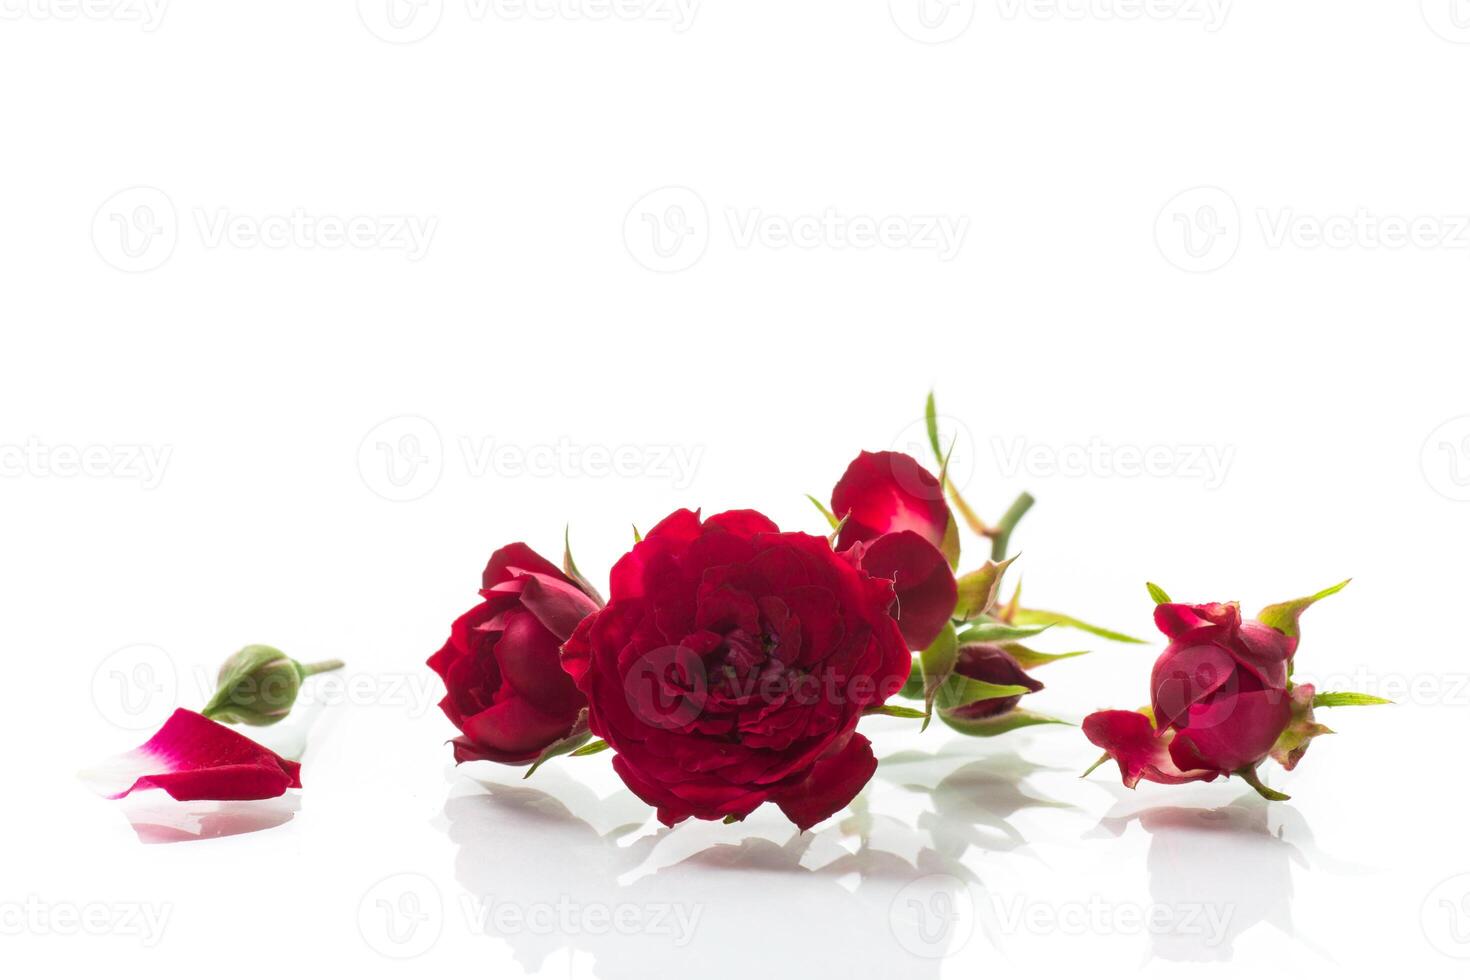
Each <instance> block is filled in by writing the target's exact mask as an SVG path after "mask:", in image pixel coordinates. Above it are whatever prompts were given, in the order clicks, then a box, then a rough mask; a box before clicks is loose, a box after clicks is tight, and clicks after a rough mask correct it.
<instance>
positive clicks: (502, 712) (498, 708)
mask: <svg viewBox="0 0 1470 980" xmlns="http://www.w3.org/2000/svg"><path fill="white" fill-rule="evenodd" d="M575 721H576V718H575V716H573V717H571V718H568V717H567V716H566V715H564V714H555V713H550V712H546V711H542V710H541V709H540V708H537V707H536V706H535V705H533V704H532V703H531V702H530V701H528V700H526V699H525V698H520V697H512V698H507V699H506V700H504V701H501V702H500V703H498V704H496V705H494V706H493V707H490V708H487V709H485V710H484V711H482V712H480V713H479V714H477V715H475V716H474V717H472V718H466V719H465V721H464V733H465V737H466V738H468V739H469V740H470V741H471V742H473V743H474V744H475V745H476V746H478V747H479V748H480V749H482V750H483V751H485V752H486V753H487V758H494V756H495V755H500V756H504V757H505V759H507V760H517V761H525V762H529V761H531V760H532V759H534V758H536V756H538V755H540V754H541V750H542V749H545V748H546V747H547V746H549V745H551V743H552V742H555V741H556V740H557V739H559V738H561V737H562V736H564V735H566V734H567V733H568V732H570V731H571V729H572V724H573V722H575ZM496 761H503V760H501V759H497V760H496Z"/></svg>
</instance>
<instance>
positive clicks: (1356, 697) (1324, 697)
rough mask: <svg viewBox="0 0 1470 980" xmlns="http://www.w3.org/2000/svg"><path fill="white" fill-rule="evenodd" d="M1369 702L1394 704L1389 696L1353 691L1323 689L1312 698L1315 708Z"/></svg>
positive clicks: (1343, 706) (1351, 705)
mask: <svg viewBox="0 0 1470 980" xmlns="http://www.w3.org/2000/svg"><path fill="white" fill-rule="evenodd" d="M1369 704H1393V702H1392V701H1390V700H1389V699H1388V698H1380V697H1375V696H1373V695H1372V694H1354V693H1353V692H1351V691H1323V692H1322V693H1321V694H1319V695H1317V696H1316V697H1314V698H1312V706H1313V707H1314V708H1351V707H1356V706H1359V705H1369Z"/></svg>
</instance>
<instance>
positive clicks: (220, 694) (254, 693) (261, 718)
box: [201, 644, 342, 725]
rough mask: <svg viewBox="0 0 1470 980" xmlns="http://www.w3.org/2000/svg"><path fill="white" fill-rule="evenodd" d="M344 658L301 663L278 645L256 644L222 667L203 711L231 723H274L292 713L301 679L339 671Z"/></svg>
mask: <svg viewBox="0 0 1470 980" xmlns="http://www.w3.org/2000/svg"><path fill="white" fill-rule="evenodd" d="M341 666H342V661H340V660H327V661H323V662H322V663H317V664H300V663H297V662H296V661H295V660H292V659H291V658H290V657H288V656H286V655H285V654H284V653H282V652H281V651H279V650H277V649H276V648H275V647H268V646H262V645H260V644H252V645H250V646H248V647H244V648H242V649H241V650H240V651H239V652H238V653H236V654H234V655H233V656H232V657H230V659H228V660H226V661H225V662H224V664H223V665H222V666H221V667H220V669H219V688H218V690H216V691H215V693H214V697H212V698H210V699H209V704H207V705H205V707H204V710H203V711H202V712H201V714H203V715H204V717H206V718H210V719H212V720H214V721H220V722H224V723H225V724H229V725H274V724H275V723H276V722H278V721H280V720H281V719H282V718H284V717H286V716H287V715H288V714H290V713H291V707H292V705H294V704H295V703H296V696H297V694H299V693H300V691H301V682H302V681H303V680H305V679H306V678H307V677H310V676H311V675H312V674H319V673H322V672H323V671H328V670H337V669H338V668H340V667H341Z"/></svg>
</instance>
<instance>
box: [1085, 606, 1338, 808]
mask: <svg viewBox="0 0 1470 980" xmlns="http://www.w3.org/2000/svg"><path fill="white" fill-rule="evenodd" d="M1154 622H1155V623H1156V624H1157V625H1158V627H1159V629H1160V630H1162V631H1163V633H1164V634H1165V635H1166V636H1168V637H1169V639H1170V641H1171V642H1170V643H1169V646H1168V647H1167V648H1166V649H1165V650H1164V652H1163V654H1162V655H1161V656H1160V657H1159V659H1158V661H1157V662H1155V664H1154V669H1153V678H1152V682H1151V685H1150V687H1151V700H1152V711H1153V720H1152V721H1151V720H1150V719H1149V717H1148V716H1147V715H1145V714H1143V713H1141V712H1137V711H1099V712H1096V713H1094V714H1091V715H1089V716H1088V717H1087V718H1086V720H1085V721H1084V722H1083V723H1082V730H1083V732H1084V733H1085V734H1086V735H1087V737H1088V738H1089V739H1090V740H1091V741H1092V743H1093V744H1094V745H1096V746H1098V747H1099V748H1101V749H1103V750H1105V751H1106V752H1107V753H1108V754H1109V755H1110V756H1112V757H1113V758H1114V759H1116V760H1117V762H1118V768H1119V769H1120V770H1121V771H1122V773H1123V782H1124V783H1125V784H1126V785H1127V786H1130V787H1132V786H1136V785H1137V784H1138V781H1139V780H1140V779H1148V780H1152V781H1154V782H1159V783H1185V782H1191V781H1194V780H1205V781H1209V780H1213V779H1215V778H1216V777H1218V776H1228V775H1230V774H1232V773H1237V772H1241V771H1242V770H1245V771H1253V770H1254V768H1255V766H1256V765H1257V764H1258V763H1260V762H1261V761H1262V760H1264V759H1265V758H1266V757H1267V755H1269V754H1270V753H1271V750H1272V747H1273V746H1275V745H1276V741H1277V739H1278V738H1280V737H1281V735H1282V733H1283V732H1285V731H1286V729H1287V726H1288V725H1290V724H1291V723H1292V705H1293V699H1292V696H1291V695H1290V694H1288V685H1287V673H1288V662H1289V661H1290V659H1291V657H1292V655H1293V654H1294V653H1295V652H1296V646H1297V640H1296V638H1295V637H1291V636H1288V635H1286V634H1285V633H1283V632H1282V631H1281V630H1278V629H1273V628H1272V627H1270V626H1266V625H1265V624H1263V623H1259V622H1255V621H1246V622H1242V621H1241V618H1240V607H1239V605H1237V604H1236V603H1233V602H1232V603H1228V604H1227V603H1210V604H1208V605H1200V606H1189V605H1183V604H1180V603H1163V604H1161V605H1159V606H1158V607H1157V609H1155V610H1154ZM1302 689H1305V691H1306V695H1307V703H1308V705H1310V701H1311V689H1310V688H1309V687H1307V686H1306V685H1303V686H1302V688H1299V689H1298V690H1302ZM1298 700H1299V699H1298ZM1298 757H1299V755H1298Z"/></svg>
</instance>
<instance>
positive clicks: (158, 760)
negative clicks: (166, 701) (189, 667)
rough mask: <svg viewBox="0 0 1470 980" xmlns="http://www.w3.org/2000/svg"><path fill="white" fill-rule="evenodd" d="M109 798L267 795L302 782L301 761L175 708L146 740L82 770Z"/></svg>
mask: <svg viewBox="0 0 1470 980" xmlns="http://www.w3.org/2000/svg"><path fill="white" fill-rule="evenodd" d="M81 777H82V781H83V782H84V783H86V784H87V785H88V787H89V788H91V789H92V790H93V791H94V792H96V793H98V794H100V795H102V796H105V797H107V798H108V799H110V800H116V799H121V798H122V797H124V796H127V795H128V794H129V793H132V792H133V791H135V790H141V789H161V790H163V791H164V792H165V793H167V794H168V795H169V796H172V797H173V798H174V799H176V800H265V799H270V798H271V797H275V796H280V795H281V794H283V793H285V792H286V790H287V789H298V788H300V786H301V765H300V764H299V763H296V762H292V761H291V760H289V759H283V758H281V757H280V756H278V755H276V754H275V753H274V752H272V751H271V750H270V749H267V748H266V747H265V746H263V745H259V744H257V743H256V742H253V741H251V740H250V739H248V738H246V737H245V736H244V735H241V734H240V733H239V732H236V731H232V730H231V729H229V728H226V727H225V726H224V725H221V724H219V723H218V722H215V721H210V720H209V719H208V718H206V717H204V716H203V715H201V714H198V713H196V712H193V711H187V710H185V709H183V708H179V709H178V710H176V711H175V712H174V713H173V714H172V715H170V716H169V719H168V721H166V722H164V723H163V727H162V728H160V729H159V730H158V732H157V733H156V734H155V735H154V736H153V737H152V738H150V739H149V740H148V741H147V742H144V743H143V744H142V745H140V746H138V747H137V748H136V749H133V750H132V751H131V752H124V753H122V754H121V755H117V756H113V757H112V758H111V759H108V760H106V761H105V762H103V763H102V764H101V765H99V766H98V767H97V768H95V769H92V770H89V771H87V772H84V773H82V774H81Z"/></svg>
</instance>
